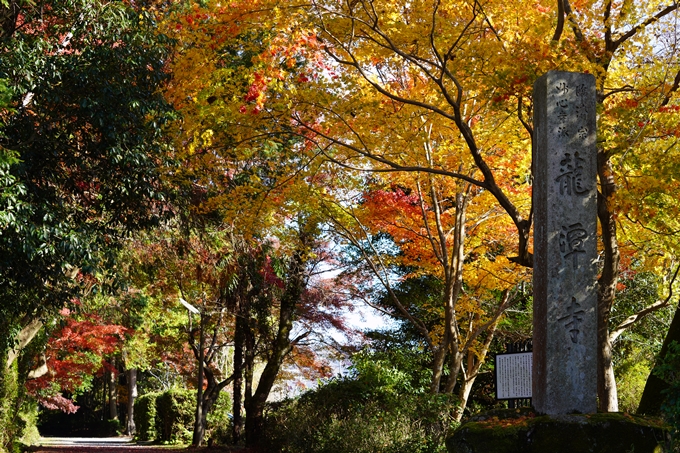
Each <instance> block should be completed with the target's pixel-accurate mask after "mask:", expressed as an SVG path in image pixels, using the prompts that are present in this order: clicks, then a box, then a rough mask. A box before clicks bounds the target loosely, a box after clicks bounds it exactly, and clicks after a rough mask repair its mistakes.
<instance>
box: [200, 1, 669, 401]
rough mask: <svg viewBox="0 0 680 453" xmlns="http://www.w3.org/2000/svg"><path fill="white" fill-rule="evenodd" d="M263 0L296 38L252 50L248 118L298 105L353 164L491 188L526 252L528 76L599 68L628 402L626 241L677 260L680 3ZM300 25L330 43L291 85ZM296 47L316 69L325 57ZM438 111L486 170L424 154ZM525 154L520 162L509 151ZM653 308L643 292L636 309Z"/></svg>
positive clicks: (603, 303) (605, 234)
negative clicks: (284, 0) (273, 0)
mask: <svg viewBox="0 0 680 453" xmlns="http://www.w3.org/2000/svg"><path fill="white" fill-rule="evenodd" d="M258 6H259V7H261V8H257V9H253V10H252V11H253V14H254V11H255V10H257V11H260V12H262V11H265V13H263V14H262V15H261V17H266V19H262V22H260V23H258V24H256V25H261V24H262V23H265V22H264V21H265V20H266V21H267V22H266V23H265V24H266V28H267V30H275V31H276V32H277V33H278V35H277V36H279V37H280V38H279V39H280V40H281V41H283V40H286V42H287V43H288V45H287V46H286V47H285V51H286V52H288V54H286V56H287V58H285V59H284V58H283V54H282V53H281V52H279V51H278V50H279V48H277V51H274V52H262V53H260V54H258V55H257V56H256V57H254V58H252V61H253V69H252V70H251V74H255V73H256V72H257V71H265V72H264V73H262V72H260V74H264V75H260V78H259V79H258V80H259V82H258V83H256V84H255V83H254V84H253V85H251V87H254V89H255V90H257V91H258V93H260V94H258V96H257V97H256V98H255V99H256V100H257V105H258V109H257V110H258V111H257V112H250V113H251V115H250V117H251V118H254V120H256V121H261V120H263V119H264V118H266V119H267V120H268V121H272V122H277V124H279V125H280V126H281V127H283V126H284V125H285V127H287V128H289V127H290V121H291V119H292V121H293V124H294V125H295V126H297V127H298V128H299V129H298V131H297V133H298V134H299V135H300V136H303V137H305V138H306V140H307V143H311V144H313V146H312V147H311V148H309V150H310V152H312V153H318V152H320V153H322V154H323V155H324V157H325V158H327V159H329V160H331V161H332V162H335V163H336V164H338V165H341V166H345V167H350V168H354V169H364V170H372V171H421V172H427V173H432V174H440V175H445V176H448V177H451V178H454V179H456V180H460V181H466V182H468V183H470V184H472V185H474V186H476V187H478V188H479V189H482V190H484V191H486V192H488V193H489V194H491V196H492V197H493V199H494V203H495V204H497V205H498V206H500V207H501V208H502V209H503V210H504V211H505V214H506V215H507V216H508V217H509V218H510V220H511V221H512V223H513V224H514V233H513V234H512V239H511V238H510V237H508V240H506V241H505V247H504V248H505V254H506V255H507V256H508V257H509V258H510V259H511V260H513V261H514V262H517V263H518V264H521V265H524V266H527V267H531V266H532V256H531V236H530V233H531V226H532V215H531V214H532V211H531V207H530V203H529V201H528V197H527V194H528V192H530V186H531V173H530V166H529V164H528V161H526V160H524V159H522V158H526V157H527V156H528V155H530V148H531V145H530V144H531V136H532V127H531V124H530V121H529V120H528V118H529V117H530V115H531V107H532V104H531V86H532V83H533V81H534V80H535V79H536V78H537V77H538V76H540V75H541V74H543V73H545V72H546V71H548V70H551V69H562V70H571V71H581V72H589V73H592V74H594V75H595V76H596V81H597V82H596V86H597V104H598V112H600V118H599V121H598V127H599V135H598V138H599V140H598V156H599V157H598V177H599V181H600V184H599V192H600V196H599V201H598V218H599V222H600V227H601V242H600V244H601V250H602V253H601V254H602V261H601V262H602V272H601V274H600V277H599V283H598V307H599V308H598V325H599V328H598V344H599V346H598V351H599V352H598V394H599V401H600V406H601V409H603V410H616V406H617V403H616V386H615V380H614V377H613V368H612V363H611V351H612V345H613V342H614V341H615V340H616V336H617V335H618V332H620V329H621V328H629V327H630V326H631V325H633V324H634V322H633V323H628V324H626V325H620V326H611V325H610V322H609V319H610V313H611V310H612V307H613V304H614V301H615V294H616V287H617V283H618V276H619V272H620V267H621V253H622V251H625V250H626V249H627V250H630V251H631V252H636V253H637V254H638V257H639V259H640V260H641V261H644V262H645V266H648V267H649V268H650V269H655V270H656V271H658V272H662V273H663V272H665V273H667V274H669V275H672V273H673V271H674V269H673V268H672V267H670V266H669V263H670V262H671V260H672V257H673V255H674V254H675V251H676V250H677V244H676V242H677V239H676V235H675V234H674V232H675V231H677V229H676V228H673V227H674V225H675V221H676V220H675V217H673V216H672V213H673V212H674V210H675V209H676V206H677V204H676V203H675V201H674V200H673V196H672V194H673V193H674V192H673V191H674V190H675V188H676V187H675V185H676V184H677V183H676V182H675V179H674V177H673V176H672V175H674V174H677V173H676V169H675V167H674V165H675V164H674V161H675V159H672V155H673V154H674V153H675V152H676V148H677V147H676V145H675V138H676V136H677V130H678V123H677V120H678V115H677V107H676V106H677V102H678V101H677V89H678V87H679V86H680V83H679V82H680V76H678V68H677V63H676V62H677V47H676V46H675V37H677V30H676V28H675V27H676V25H675V20H674V18H675V17H676V15H677V4H675V3H673V2H663V1H654V2H646V3H645V4H637V3H635V2H629V1H623V2H613V1H605V2H594V1H578V2H569V1H568V0H558V1H557V2H554V1H552V2H548V1H539V2H535V3H534V4H532V5H531V7H530V8H528V9H527V10H521V11H520V10H517V9H516V8H514V7H513V6H511V5H508V4H504V3H501V2H494V1H488V2H479V1H475V2H467V1H460V2H456V1H452V2H440V1H433V2H419V3H417V4H413V3H412V2H401V1H387V0H386V1H379V2H376V1H370V2H369V1H357V2H347V3H337V2H325V1H315V2H312V3H311V4H310V6H309V7H299V8H294V7H292V6H291V7H289V8H286V9H285V19H281V11H280V10H276V11H275V8H273V9H272V10H268V9H267V8H266V6H267V5H265V4H264V3H263V4H259V5H258ZM271 11H275V12H274V13H271ZM284 20H285V21H286V22H285V23H283V21H284ZM291 20H292V21H294V22H295V25H293V26H291V25H290V21H291ZM252 24H253V22H251V25H252ZM300 33H302V34H306V35H307V36H308V37H313V39H311V38H310V39H308V42H307V43H305V50H304V51H299V54H300V55H301V56H306V55H309V54H313V55H315V56H317V55H322V57H320V58H321V63H320V64H322V67H323V69H322V70H321V71H317V74H316V75H315V76H314V77H311V78H308V79H306V80H305V83H298V84H296V85H294V89H292V88H290V87H291V86H293V85H292V84H286V81H287V79H286V76H287V75H289V73H288V72H287V71H286V70H285V68H286V64H285V62H287V61H290V60H291V59H292V58H293V56H297V55H298V54H297V53H296V52H297V51H298V47H296V46H297V45H298V43H299V42H300V41H298V40H296V39H295V38H296V37H299V36H300ZM273 41H274V42H276V41H275V40H274V39H273ZM284 54H285V52H284ZM300 61H301V62H303V63H308V66H307V67H310V68H312V67H315V66H314V65H315V64H316V61H319V60H314V62H312V60H306V59H305V58H301V59H300ZM298 72H299V70H298ZM267 74H272V77H271V78H268V77H267ZM194 80H195V79H194ZM280 86H285V87H288V88H289V89H288V91H287V92H282V91H281V90H280V89H279V90H277V87H280ZM265 88H266V89H265ZM282 96H283V97H284V98H285V100H286V101H287V102H286V103H282V102H281V101H280V99H281V97H282ZM242 99H244V98H240V99H239V101H240V102H242ZM269 101H271V102H269ZM253 102H255V100H254V101H253ZM260 104H261V105H262V107H260ZM281 107H285V108H283V109H282V108H281ZM231 111H236V109H232V110H231ZM245 113H246V114H247V113H248V112H247V111H246V112H245ZM263 113H264V114H263ZM232 124H233V123H232ZM428 124H434V125H435V127H436V128H438V130H442V131H446V133H442V134H441V135H439V136H437V140H438V141H439V142H440V143H447V144H451V146H452V147H453V148H455V149H462V150H464V151H465V155H466V159H467V160H468V161H469V162H471V164H472V165H473V167H472V168H473V170H474V171H472V172H469V173H464V172H460V171H457V169H458V162H459V161H458V160H457V159H459V158H460V157H459V156H458V155H454V156H453V157H452V158H451V159H447V157H446V155H445V154H442V156H441V157H439V158H438V159H432V160H427V159H425V158H424V157H423V153H421V152H418V150H414V148H413V147H412V146H411V144H412V143H413V142H414V140H413V138H414V135H416V134H417V133H418V131H419V130H421V128H423V127H424V128H426V127H427V125H428ZM246 130H247V129H246ZM416 142H417V140H416ZM513 161H514V162H518V161H523V162H524V164H523V165H522V166H520V167H517V166H515V165H508V162H513ZM652 161H654V162H655V165H650V163H651V162H652ZM656 164H658V165H659V167H657V165H656ZM518 170H520V171H518ZM617 182H618V184H617ZM640 200H644V202H643V203H640V202H639V201H640ZM662 211H664V212H668V213H670V214H671V216H669V217H666V216H665V214H664V213H663V212H662ZM650 232H651V233H654V232H656V233H654V234H651V235H650V234H648V233H650ZM639 238H644V239H645V241H644V242H638V239H639ZM511 240H512V241H514V244H512V242H511ZM647 250H654V252H655V253H657V254H658V255H657V256H650V255H648V254H647V253H646V251H647ZM647 258H649V259H647ZM663 300H665V299H661V301H663ZM655 306H658V304H657V305H655ZM653 309H654V307H646V308H645V309H643V310H642V311H641V312H640V313H639V316H638V318H637V319H640V317H642V316H644V314H645V313H649V312H650V310H653Z"/></svg>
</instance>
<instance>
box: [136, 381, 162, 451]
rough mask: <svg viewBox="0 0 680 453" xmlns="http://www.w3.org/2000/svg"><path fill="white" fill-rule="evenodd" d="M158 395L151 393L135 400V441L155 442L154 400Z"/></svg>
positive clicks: (158, 393)
mask: <svg viewBox="0 0 680 453" xmlns="http://www.w3.org/2000/svg"><path fill="white" fill-rule="evenodd" d="M160 394H161V393H160V392H151V393H147V394H145V395H141V396H139V397H138V398H137V399H136V400H135V428H136V429H137V433H136V438H137V440H141V441H149V440H151V441H153V440H156V437H157V435H156V399H157V398H158V396H159V395H160Z"/></svg>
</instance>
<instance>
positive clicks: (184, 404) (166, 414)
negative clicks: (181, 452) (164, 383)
mask: <svg viewBox="0 0 680 453" xmlns="http://www.w3.org/2000/svg"><path fill="white" fill-rule="evenodd" d="M195 410H196V393H195V392H194V391H191V390H186V389H179V388H172V389H170V390H167V391H165V392H163V393H161V394H160V395H158V397H157V398H156V436H157V437H156V439H157V440H159V441H161V442H165V443H171V444H188V443H191V437H192V433H193V429H194V419H195V416H196V414H195Z"/></svg>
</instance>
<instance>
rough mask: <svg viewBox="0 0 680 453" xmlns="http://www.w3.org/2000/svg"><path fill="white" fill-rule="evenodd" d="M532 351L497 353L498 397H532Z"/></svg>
mask: <svg viewBox="0 0 680 453" xmlns="http://www.w3.org/2000/svg"><path fill="white" fill-rule="evenodd" d="M531 366H532V353H531V352H515V353H510V354H496V399H498V400H508V399H516V398H517V399H518V398H531Z"/></svg>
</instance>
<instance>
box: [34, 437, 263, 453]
mask: <svg viewBox="0 0 680 453" xmlns="http://www.w3.org/2000/svg"><path fill="white" fill-rule="evenodd" d="M30 451H32V452H35V453H56V452H60V453H65V452H72V453H97V452H99V453H163V452H167V453H203V452H210V453H232V452H240V453H254V452H252V450H247V449H242V448H238V447H202V448H183V447H177V446H165V445H149V444H142V445H139V444H136V443H135V442H133V441H132V439H131V438H130V437H124V436H121V437H43V438H41V440H40V445H35V446H32V447H30Z"/></svg>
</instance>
